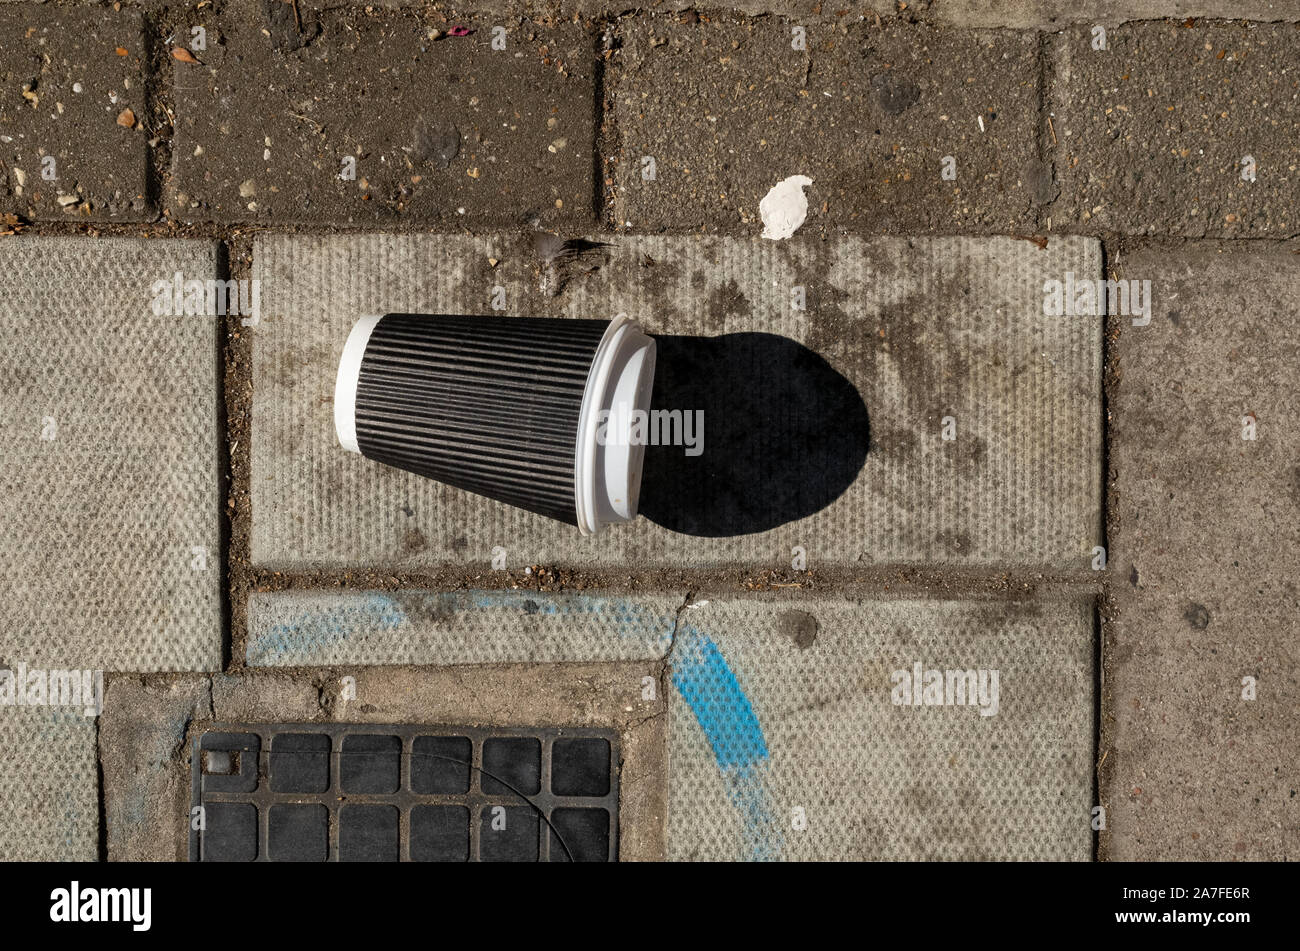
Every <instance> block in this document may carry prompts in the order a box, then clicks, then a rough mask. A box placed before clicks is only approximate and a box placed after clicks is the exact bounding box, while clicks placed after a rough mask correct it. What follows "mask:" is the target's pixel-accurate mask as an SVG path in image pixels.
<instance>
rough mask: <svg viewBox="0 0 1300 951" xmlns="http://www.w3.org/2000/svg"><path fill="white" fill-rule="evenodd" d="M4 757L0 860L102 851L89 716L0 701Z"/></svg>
mask: <svg viewBox="0 0 1300 951" xmlns="http://www.w3.org/2000/svg"><path fill="white" fill-rule="evenodd" d="M0 666H5V665H4V663H3V662H0ZM6 669H9V670H11V671H12V670H14V669H15V668H14V667H12V666H9V667H6ZM0 763H3V764H4V768H3V769H0V802H3V803H4V804H5V805H4V808H3V809H0V862H93V861H95V860H96V859H97V858H98V857H99V802H98V799H99V778H98V775H97V773H96V769H95V721H94V719H93V718H92V717H88V716H86V715H85V713H84V712H83V711H82V710H80V709H71V708H63V707H48V706H3V707H0Z"/></svg>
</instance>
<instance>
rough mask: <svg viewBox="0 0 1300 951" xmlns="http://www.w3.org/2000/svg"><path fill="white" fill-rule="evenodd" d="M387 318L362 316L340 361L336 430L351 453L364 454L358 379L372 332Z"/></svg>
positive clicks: (335, 392) (335, 400) (345, 346)
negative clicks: (359, 427)
mask: <svg viewBox="0 0 1300 951" xmlns="http://www.w3.org/2000/svg"><path fill="white" fill-rule="evenodd" d="M383 319H384V318H383V315H382V314H381V315H378V316H374V315H371V316H366V317H362V318H361V319H360V320H358V321H357V322H356V324H355V325H354V326H353V328H352V332H351V333H350V334H348V342H347V343H346V344H345V345H344V347H343V358H342V359H341V360H339V375H338V377H337V378H336V379H335V381H334V431H335V433H337V434H338V437H339V445H340V446H342V447H343V448H344V449H346V450H348V451H349V452H355V453H360V452H361V449H360V447H358V446H357V380H358V379H359V378H360V376H361V358H362V357H364V356H365V355H366V344H368V343H369V342H370V332H371V331H372V330H374V329H375V325H376V324H378V323H379V322H380V321H381V320H383Z"/></svg>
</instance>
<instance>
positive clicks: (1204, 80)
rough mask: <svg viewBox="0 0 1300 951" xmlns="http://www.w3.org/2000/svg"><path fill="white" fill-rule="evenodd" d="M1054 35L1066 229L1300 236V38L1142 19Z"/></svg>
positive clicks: (1257, 27)
mask: <svg viewBox="0 0 1300 951" xmlns="http://www.w3.org/2000/svg"><path fill="white" fill-rule="evenodd" d="M1093 42H1094V38H1093V35H1092V33H1091V30H1090V29H1089V28H1087V27H1078V28H1072V29H1069V30H1066V31H1065V32H1063V33H1061V34H1060V35H1059V36H1056V37H1053V38H1052V39H1051V41H1050V49H1051V51H1052V52H1051V55H1052V58H1053V59H1052V75H1053V81H1052V83H1051V85H1050V89H1049V93H1048V95H1049V102H1050V108H1051V112H1052V117H1053V133H1054V135H1055V138H1056V141H1055V144H1054V145H1053V148H1052V154H1053V160H1054V164H1055V172H1056V180H1057V182H1058V183H1059V185H1060V195H1059V198H1058V200H1057V201H1056V202H1055V203H1054V204H1053V206H1052V208H1051V215H1052V219H1053V224H1054V226H1055V227H1058V228H1059V227H1063V226H1066V227H1069V226H1078V225H1080V224H1082V225H1083V226H1084V227H1086V228H1089V229H1092V228H1100V229H1105V230H1110V231H1118V232H1121V233H1126V234H1138V235H1140V234H1161V235H1184V236H1191V237H1200V236H1207V235H1208V236H1211V237H1254V236H1265V237H1282V236H1288V235H1294V234H1296V233H1300V159H1297V157H1296V153H1295V149H1294V148H1293V147H1292V145H1291V143H1293V142H1295V141H1296V140H1297V139H1300V77H1298V76H1297V75H1296V69H1295V62H1296V60H1297V57H1300V33H1298V32H1297V31H1296V29H1295V28H1294V26H1292V25H1289V24H1260V23H1250V24H1248V23H1231V24H1225V23H1213V24H1209V23H1197V24H1195V25H1193V26H1192V27H1187V26H1185V25H1184V24H1182V23H1173V22H1167V23H1141V24H1129V25H1127V26H1122V27H1118V28H1115V29H1112V30H1109V31H1108V32H1107V33H1106V46H1107V48H1106V49H1105V50H1096V49H1093Z"/></svg>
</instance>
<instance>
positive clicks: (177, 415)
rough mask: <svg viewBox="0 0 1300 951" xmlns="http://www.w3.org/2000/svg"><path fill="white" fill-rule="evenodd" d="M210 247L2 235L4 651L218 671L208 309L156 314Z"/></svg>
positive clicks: (199, 270)
mask: <svg viewBox="0 0 1300 951" xmlns="http://www.w3.org/2000/svg"><path fill="white" fill-rule="evenodd" d="M216 254H217V249H216V246H215V244H213V243H211V242H201V241H164V240H143V239H118V238H105V239H90V238H27V237H10V238H6V239H5V240H4V241H3V242H0V329H3V332H4V335H5V340H6V344H5V347H4V350H3V353H0V461H2V463H3V464H2V465H0V559H3V561H4V564H5V571H4V574H3V576H0V630H2V631H3V632H4V634H3V641H2V642H0V650H2V651H3V652H4V654H5V655H7V656H8V657H10V658H11V659H13V660H16V661H22V662H25V663H27V664H28V665H29V666H31V667H48V668H74V667H75V668H91V669H107V670H209V669H214V668H216V667H219V666H220V664H221V564H220V558H221V552H220V521H219V512H218V501H217V497H218V492H219V489H220V486H219V477H218V474H217V438H218V434H217V427H218V416H217V400H218V396H217V345H216V321H215V318H214V317H205V316H202V315H201V314H184V313H182V314H179V315H178V316H168V315H167V314H165V313H158V312H155V309H154V304H155V303H158V304H159V306H160V309H161V305H162V303H172V300H171V288H172V287H173V283H174V281H175V278H176V275H177V274H180V275H182V279H183V280H184V281H189V280H195V281H206V280H212V279H213V278H215V276H216V271H217V260H216ZM156 282H162V284H161V285H160V286H159V287H155V283H156ZM194 303H195V304H196V306H197V304H198V301H197V297H196V298H195V299H194ZM200 309H202V308H200Z"/></svg>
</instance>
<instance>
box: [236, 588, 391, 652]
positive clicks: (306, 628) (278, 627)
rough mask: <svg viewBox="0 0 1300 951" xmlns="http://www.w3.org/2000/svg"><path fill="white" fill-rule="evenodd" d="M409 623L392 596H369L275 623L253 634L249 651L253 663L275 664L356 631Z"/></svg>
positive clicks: (385, 629) (345, 637)
mask: <svg viewBox="0 0 1300 951" xmlns="http://www.w3.org/2000/svg"><path fill="white" fill-rule="evenodd" d="M405 623H406V612H405V611H403V610H402V608H401V606H400V605H399V604H397V602H396V601H394V600H393V599H392V598H390V597H388V596H387V595H382V594H370V595H366V596H365V597H364V598H362V599H360V600H359V601H352V600H349V601H347V602H345V603H343V604H342V605H340V606H336V607H330V608H326V609H324V610H318V611H312V610H307V611H302V612H300V613H298V614H297V615H296V616H294V617H293V618H291V619H290V620H288V621H281V622H279V623H277V624H274V625H272V626H271V629H270V630H268V631H267V632H266V633H264V634H255V635H253V636H250V637H249V640H248V650H247V651H246V654H247V657H248V663H249V664H250V665H266V664H272V663H274V662H275V660H276V659H277V658H278V657H281V656H283V655H285V654H299V655H300V654H303V653H306V652H310V651H319V650H321V649H323V648H325V647H328V646H330V645H332V644H337V643H338V642H339V641H345V640H347V639H348V637H349V636H350V635H351V633H352V631H353V630H361V631H366V632H371V631H374V630H376V629H378V630H384V631H389V630H393V629H394V628H397V627H400V626H401V625H402V624H405Z"/></svg>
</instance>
